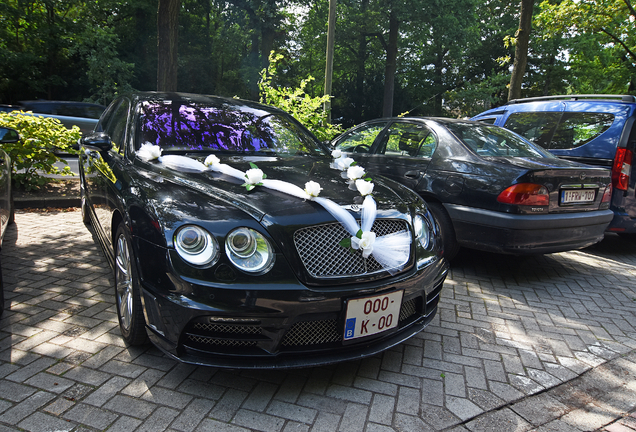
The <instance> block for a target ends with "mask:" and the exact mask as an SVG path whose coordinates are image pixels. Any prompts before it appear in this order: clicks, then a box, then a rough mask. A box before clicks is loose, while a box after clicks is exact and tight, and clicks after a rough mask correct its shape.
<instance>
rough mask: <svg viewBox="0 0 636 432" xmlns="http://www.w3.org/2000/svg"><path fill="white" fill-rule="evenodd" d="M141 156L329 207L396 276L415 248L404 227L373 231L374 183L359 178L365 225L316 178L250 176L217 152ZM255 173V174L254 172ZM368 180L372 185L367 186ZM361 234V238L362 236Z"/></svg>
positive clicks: (146, 151)
mask: <svg viewBox="0 0 636 432" xmlns="http://www.w3.org/2000/svg"><path fill="white" fill-rule="evenodd" d="M137 156H139V158H141V159H142V160H144V161H146V162H148V161H151V160H155V159H156V160H158V161H159V162H161V164H162V165H165V166H166V167H167V168H170V169H173V170H175V171H182V172H205V171H208V170H211V171H216V172H219V173H222V174H225V175H228V176H230V177H234V178H236V179H238V180H240V181H246V179H247V180H248V183H250V182H256V180H260V182H257V183H258V184H259V185H260V186H262V187H265V188H268V189H272V190H276V191H278V192H282V193H285V194H288V195H292V196H295V197H297V198H300V199H304V200H311V201H314V202H315V203H317V204H319V205H320V206H322V207H323V208H324V209H325V210H327V212H329V213H330V214H331V215H332V216H333V217H334V219H336V220H337V221H338V222H339V223H340V224H341V225H342V226H343V227H344V229H345V230H346V231H347V232H348V233H349V235H350V236H351V246H352V248H354V249H358V250H360V251H361V252H362V256H363V257H364V258H365V259H366V258H368V257H369V256H373V258H375V260H376V261H377V262H378V263H379V264H380V265H381V266H382V268H383V269H385V270H387V271H388V272H389V273H390V274H392V275H393V274H395V273H397V272H398V271H400V270H401V269H402V268H403V267H404V265H405V264H406V263H407V262H408V259H409V255H410V249H411V235H410V234H409V232H408V231H406V230H403V231H399V232H396V233H392V234H387V235H384V236H380V237H376V234H375V233H374V232H372V231H371V228H372V227H373V223H374V222H375V219H376V216H377V205H376V202H375V200H374V199H373V197H372V196H371V195H370V193H371V192H372V191H373V184H372V183H370V182H366V181H364V180H357V181H358V182H360V181H361V182H364V183H365V185H364V187H358V189H359V190H360V192H361V194H362V195H363V196H364V201H363V203H362V217H361V224H360V225H358V221H357V220H356V219H355V218H354V217H353V215H352V214H351V213H350V212H349V211H348V210H346V209H344V208H343V207H341V206H339V205H338V204H336V203H335V202H333V201H331V200H329V199H327V198H322V197H319V196H318V194H319V193H320V190H322V188H321V187H320V185H319V184H318V183H316V182H313V181H309V182H307V183H306V184H305V189H302V188H300V187H298V186H296V185H294V184H291V183H288V182H285V181H282V180H272V179H268V178H262V177H261V175H262V171H261V172H260V173H256V174H259V175H257V176H255V177H254V176H252V177H248V176H247V174H246V172H244V171H241V170H239V169H236V168H234V167H231V166H230V165H227V164H223V163H221V162H220V160H219V158H218V157H216V156H214V155H210V156H208V157H207V158H206V160H205V163H201V162H199V161H197V160H195V159H192V158H190V157H187V156H179V155H167V156H161V147H159V146H156V145H154V144H150V143H144V144H142V146H141V148H140V149H139V150H138V151H137ZM338 159H340V160H338ZM338 159H337V160H336V161H335V162H337V163H335V164H332V168H335V169H338V170H341V171H344V170H346V169H347V168H349V166H350V165H351V162H352V161H353V159H350V158H342V157H339V158H338ZM248 171H249V170H248ZM258 171H260V170H258ZM251 174H254V172H252V173H251ZM366 183H370V184H369V185H366ZM250 184H254V183H250ZM360 232H361V234H360ZM359 235H360V237H358V236H359Z"/></svg>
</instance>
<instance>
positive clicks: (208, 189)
mask: <svg viewBox="0 0 636 432" xmlns="http://www.w3.org/2000/svg"><path fill="white" fill-rule="evenodd" d="M200 161H201V162H202V160H200ZM222 162H223V163H224V164H227V165H229V166H231V167H232V168H235V169H237V170H240V171H243V172H245V171H247V170H249V169H250V168H251V167H253V165H256V166H257V167H258V168H259V169H260V170H262V171H263V173H264V174H265V176H266V178H267V179H268V180H280V181H283V182H286V183H288V184H291V185H295V186H297V187H299V188H300V189H304V188H305V185H306V183H307V182H309V181H313V182H316V183H318V184H319V185H320V187H321V188H322V190H320V193H319V197H321V198H326V199H328V200H331V201H333V202H334V203H336V204H337V205H339V206H342V207H346V208H349V207H353V208H355V207H356V206H357V205H361V204H362V201H363V197H362V196H361V194H360V192H359V191H358V190H357V189H356V187H355V185H354V184H352V182H350V181H349V180H348V179H347V178H346V175H343V174H342V173H341V171H339V170H336V169H333V168H331V167H330V163H331V160H329V159H326V158H325V159H319V158H312V157H308V156H300V157H284V158H283V157H253V156H252V157H246V156H240V157H231V158H225V159H224V160H223V161H222ZM149 164H150V169H151V170H152V171H154V172H155V173H157V174H160V175H161V177H162V182H165V181H168V182H174V183H176V184H178V185H179V187H183V186H186V187H187V188H189V189H190V190H193V191H196V192H198V194H199V196H200V195H201V194H203V195H206V196H208V197H209V198H210V199H221V200H224V201H226V202H228V203H230V204H232V205H233V206H235V207H237V208H240V209H242V210H243V211H245V212H247V213H248V214H250V215H251V216H252V217H253V218H255V219H257V220H262V219H263V218H264V217H265V215H269V216H271V217H274V218H276V217H285V216H290V215H294V216H295V217H298V216H299V215H309V214H313V215H315V214H316V213H317V212H318V213H322V211H321V210H320V209H319V207H320V206H318V205H317V204H316V203H313V202H310V201H309V200H305V199H302V198H299V197H297V196H293V195H291V194H288V193H285V192H283V191H280V190H276V189H271V188H268V187H263V186H255V187H254V188H253V189H251V190H248V188H247V187H246V186H245V185H244V184H245V181H242V180H240V179H238V178H236V177H233V176H230V175H227V174H223V173H221V172H216V171H212V170H208V171H204V172H186V170H181V171H180V170H174V169H171V168H168V167H166V166H163V165H162V164H161V163H160V162H156V161H155V162H149ZM251 164H253V165H251ZM365 177H367V176H365ZM372 182H373V184H374V188H373V197H374V200H375V201H376V203H377V208H378V213H379V214H381V213H382V212H383V211H388V212H391V213H394V212H395V211H396V210H397V211H399V212H402V213H404V212H406V211H407V207H408V204H411V203H412V202H414V201H415V200H416V199H417V196H416V195H415V194H414V193H412V192H410V191H408V190H407V189H405V188H403V187H401V186H399V185H396V184H395V183H392V182H391V181H390V180H387V179H385V178H382V177H377V176H374V177H373V178H372ZM396 189H399V190H396Z"/></svg>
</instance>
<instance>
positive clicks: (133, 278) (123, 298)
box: [113, 222, 148, 345]
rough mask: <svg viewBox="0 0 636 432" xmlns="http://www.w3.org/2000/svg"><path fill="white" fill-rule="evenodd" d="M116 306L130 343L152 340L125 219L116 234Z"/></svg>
mask: <svg viewBox="0 0 636 432" xmlns="http://www.w3.org/2000/svg"><path fill="white" fill-rule="evenodd" d="M113 249H114V252H115V270H114V272H115V275H114V276H115V306H116V308H117V318H118V319H119V328H120V330H121V334H122V337H123V338H124V341H125V342H126V343H127V344H128V345H143V344H145V343H146V342H147V341H148V334H147V333H146V323H145V320H144V313H143V310H142V305H141V289H140V287H139V276H138V274H137V267H136V264H135V256H134V252H133V250H132V242H131V237H130V234H129V230H128V228H127V227H126V225H125V224H124V223H123V222H122V223H120V224H119V227H118V228H117V233H116V235H115V244H114V246H113Z"/></svg>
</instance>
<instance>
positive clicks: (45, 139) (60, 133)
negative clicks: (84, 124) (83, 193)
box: [0, 111, 80, 191]
mask: <svg viewBox="0 0 636 432" xmlns="http://www.w3.org/2000/svg"><path fill="white" fill-rule="evenodd" d="M0 126H5V127H10V128H13V129H16V130H17V131H18V132H19V133H20V141H18V142H16V143H11V144H8V143H5V144H0V145H1V146H2V148H3V149H4V150H5V151H6V152H7V153H8V154H9V156H10V157H11V171H12V174H11V175H12V180H13V182H14V184H15V186H16V187H17V188H20V189H24V190H26V191H30V190H34V189H37V188H38V187H40V186H42V185H43V184H45V183H46V182H47V178H46V177H44V176H42V174H44V173H45V174H61V175H73V173H72V172H71V169H70V168H69V167H68V165H66V166H65V167H64V168H63V169H61V170H60V169H59V168H58V167H56V166H55V163H57V162H63V163H64V164H66V161H65V160H64V159H62V158H60V157H59V156H57V155H56V154H55V153H54V151H59V152H63V153H69V154H72V153H74V152H76V151H75V150H73V148H72V146H73V144H74V143H76V142H77V140H78V139H79V137H80V130H79V128H78V127H77V126H73V128H72V129H66V128H65V127H64V126H63V125H62V123H60V121H59V120H57V119H55V118H52V117H42V116H37V115H31V114H25V113H24V112H16V111H14V112H10V113H4V112H0Z"/></svg>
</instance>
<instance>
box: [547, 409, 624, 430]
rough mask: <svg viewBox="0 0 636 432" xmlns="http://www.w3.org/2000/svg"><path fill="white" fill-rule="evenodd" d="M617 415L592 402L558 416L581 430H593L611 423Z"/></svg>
mask: <svg viewBox="0 0 636 432" xmlns="http://www.w3.org/2000/svg"><path fill="white" fill-rule="evenodd" d="M618 418H619V416H617V415H614V414H612V413H610V412H608V411H606V410H604V409H602V408H600V407H598V406H596V405H595V404H593V403H589V404H587V405H585V406H584V407H583V408H579V409H575V410H573V411H570V412H568V413H567V414H566V415H564V416H563V417H561V418H560V420H561V421H562V422H564V423H567V424H569V425H570V426H574V427H575V428H577V429H579V430H581V431H595V430H597V429H599V428H600V427H602V426H604V425H606V424H609V423H612V422H613V421H615V420H617V419H618Z"/></svg>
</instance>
